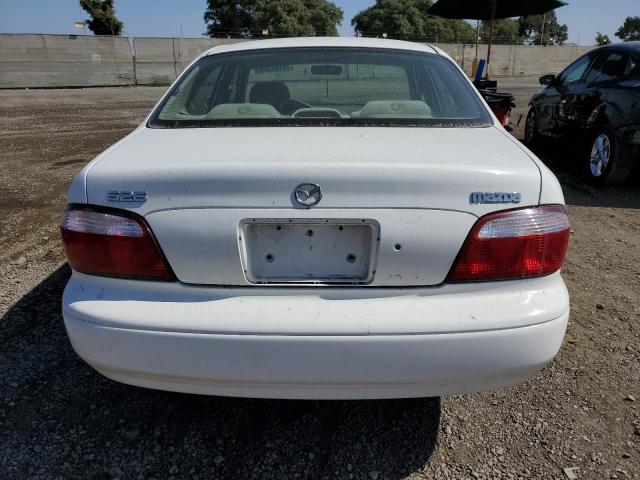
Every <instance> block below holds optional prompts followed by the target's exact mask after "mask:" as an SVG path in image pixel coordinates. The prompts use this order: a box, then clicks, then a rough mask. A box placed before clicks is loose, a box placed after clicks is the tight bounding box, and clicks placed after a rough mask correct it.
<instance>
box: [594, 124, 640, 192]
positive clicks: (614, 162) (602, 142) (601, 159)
mask: <svg viewBox="0 0 640 480" xmlns="http://www.w3.org/2000/svg"><path fill="white" fill-rule="evenodd" d="M632 157H633V147H629V146H627V145H624V144H622V143H621V142H620V140H619V139H618V137H617V136H616V135H615V133H614V132H613V130H611V129H610V128H608V127H605V128H603V129H601V130H599V131H598V132H597V133H596V134H595V135H594V136H593V142H592V144H591V150H590V151H589V158H588V161H589V163H588V168H587V174H588V175H589V178H591V180H592V181H594V182H595V183H598V184H601V185H620V184H621V183H623V182H624V181H625V180H626V179H627V178H628V177H629V174H630V173H631V162H632Z"/></svg>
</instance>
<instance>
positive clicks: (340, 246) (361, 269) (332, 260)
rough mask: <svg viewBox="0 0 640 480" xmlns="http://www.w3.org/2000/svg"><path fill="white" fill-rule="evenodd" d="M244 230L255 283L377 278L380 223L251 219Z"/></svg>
mask: <svg viewBox="0 0 640 480" xmlns="http://www.w3.org/2000/svg"><path fill="white" fill-rule="evenodd" d="M239 230H240V231H239V240H240V251H241V257H242V263H243V270H244V274H245V277H246V279H247V281H248V282H250V283H255V284H279V283H284V284H287V283H303V284H310V283H311V284H367V283H370V282H371V281H372V280H373V276H374V275H375V260H376V258H377V251H378V244H379V241H380V226H379V225H378V223H377V222H376V221H375V220H370V219H290V218H287V219H247V220H243V221H242V222H241V223H240V228H239Z"/></svg>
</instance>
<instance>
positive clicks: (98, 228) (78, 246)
mask: <svg viewBox="0 0 640 480" xmlns="http://www.w3.org/2000/svg"><path fill="white" fill-rule="evenodd" d="M60 230H61V232H62V242H63V243H64V250H65V253H66V254H67V259H68V260H69V264H70V265H71V267H72V268H73V269H74V270H77V271H78V272H83V273H91V274H94V275H108V276H117V277H130V278H147V279H154V280H175V277H174V275H173V273H172V271H171V268H170V267H169V265H168V264H167V261H166V260H165V258H164V256H163V255H162V252H161V251H160V248H159V247H158V245H157V244H156V242H155V239H154V238H153V235H152V234H151V231H150V230H149V227H147V224H146V222H145V221H144V220H143V219H142V217H140V216H138V215H136V214H133V213H130V212H125V211H121V210H111V209H102V208H93V207H74V206H72V207H69V208H68V209H67V210H66V211H65V212H64V215H63V216H62V220H61V221H60Z"/></svg>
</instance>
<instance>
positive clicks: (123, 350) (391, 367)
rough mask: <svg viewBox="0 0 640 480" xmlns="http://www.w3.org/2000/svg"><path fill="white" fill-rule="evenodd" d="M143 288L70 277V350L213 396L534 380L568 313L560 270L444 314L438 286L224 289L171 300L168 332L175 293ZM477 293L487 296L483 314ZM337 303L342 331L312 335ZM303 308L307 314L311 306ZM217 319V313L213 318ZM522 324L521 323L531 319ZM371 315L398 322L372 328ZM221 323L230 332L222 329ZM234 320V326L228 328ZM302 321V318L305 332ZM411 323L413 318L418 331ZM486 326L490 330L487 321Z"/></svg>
mask: <svg viewBox="0 0 640 480" xmlns="http://www.w3.org/2000/svg"><path fill="white" fill-rule="evenodd" d="M92 282H94V283H93V284H92ZM103 282H106V284H110V282H119V283H116V285H120V284H129V287H131V288H129V289H128V290H129V291H130V295H129V296H128V298H116V297H117V295H114V293H113V291H112V292H111V294H110V296H109V298H105V292H106V291H107V290H105V289H103V290H102V294H101V295H98V294H97V291H96V290H94V287H96V285H97V284H100V283H103ZM145 283H146V284H148V283H149V282H130V281H122V280H113V279H99V278H96V277H92V278H88V277H87V276H85V275H78V274H76V273H74V276H73V277H72V279H71V281H70V282H69V285H68V286H67V289H66V290H65V297H64V300H63V312H64V318H65V325H66V328H67V331H68V333H69V338H70V340H71V343H72V345H73V347H74V348H75V350H76V351H77V353H78V354H79V355H80V356H81V357H82V358H83V359H84V360H85V361H87V362H88V363H89V364H91V365H92V366H93V367H94V368H96V369H97V370H98V371H100V372H101V373H103V374H104V375H106V376H107V377H110V378H112V379H114V380H118V381H121V382H124V383H129V384H133V385H139V386H143V387H149V388H157V389H163V390H172V391H181V392H190V393H201V394H212V395H228V396H243V397H265V398H313V399H339V398H340V399H350V398H403V397H424V396H438V395H447V394H459V393H466V392H473V391H481V390H491V389H496V388H501V387H505V386H508V385H512V384H515V383H519V382H522V381H524V380H526V379H528V378H531V377H532V376H533V375H535V373H536V372H537V371H538V370H539V369H540V368H541V367H542V366H544V365H545V364H546V363H548V362H549V361H550V360H552V359H553V357H554V356H555V354H556V353H557V352H558V349H559V348H560V345H561V342H562V338H563V336H564V332H565V329H566V325H567V320H568V315H569V312H568V297H567V296H566V288H565V287H564V284H563V283H562V280H561V278H560V276H559V275H554V276H551V277H547V278H545V279H538V280H536V281H527V282H524V283H523V282H509V283H512V285H507V284H506V283H504V282H503V284H501V286H498V287H495V288H493V287H491V285H489V284H488V285H487V289H488V292H491V291H493V293H487V292H485V293H484V294H482V293H480V294H479V293H477V292H476V294H475V295H474V294H472V293H464V292H458V293H452V294H451V295H448V296H449V297H452V298H449V301H448V302H447V304H448V310H446V309H444V306H443V305H444V304H442V303H439V302H441V301H442V300H443V299H442V298H441V297H442V293H441V294H440V295H427V294H425V295H416V293H415V292H413V291H395V293H394V294H393V295H390V294H389V292H386V293H384V295H383V294H382V293H379V294H377V295H376V294H375V292H372V291H367V294H366V297H363V298H354V297H355V296H354V295H353V294H351V295H350V296H351V297H352V298H343V299H341V301H339V302H336V298H332V294H330V293H328V294H326V297H328V298H323V297H322V296H321V294H320V293H316V292H314V295H309V294H306V295H301V294H300V292H289V291H288V290H285V291H284V292H280V294H279V295H274V296H266V297H263V296H261V297H257V298H256V296H255V295H248V294H245V295H243V296H238V295H239V294H237V293H233V294H229V293H225V294H224V297H223V298H222V297H221V298H215V299H211V300H209V301H205V300H202V301H196V300H195V299H194V298H191V299H190V300H189V301H185V302H183V303H181V304H179V305H178V307H179V310H178V311H181V312H182V314H181V316H180V317H174V319H173V322H172V324H173V327H172V328H169V327H170V325H169V324H168V323H167V320H166V318H165V316H166V314H167V312H170V315H173V313H171V312H175V311H176V310H174V308H175V307H176V304H175V302H174V301H173V300H174V299H172V298H171V297H170V296H169V295H165V298H164V303H163V301H162V300H161V299H153V300H144V299H143V298H140V297H136V295H138V294H139V292H136V289H135V288H134V287H135V286H134V285H133V284H145ZM156 285H157V284H156ZM143 286H144V285H142V286H141V288H142V287H143ZM523 286H528V288H523ZM175 288H194V287H185V286H176V287H175ZM510 288H511V289H512V290H513V291H512V292H511V295H509V294H508V293H507V292H508V290H509V289H510ZM205 290H208V291H210V292H211V291H212V290H215V289H205ZM425 290H428V289H425ZM307 292H308V290H307ZM341 295H344V293H343V294H341ZM358 295H364V294H361V293H360V292H358ZM486 295H490V296H495V298H494V302H493V307H492V308H490V309H489V311H487V305H489V304H490V302H489V303H485V302H486V301H487V300H488V298H484V297H485V296H486ZM445 296H447V295H445ZM474 296H475V297H477V301H476V308H477V309H478V311H477V312H476V315H473V317H474V319H469V318H466V317H468V315H467V313H468V312H469V311H471V310H469V309H470V308H472V307H471V304H470V303H469V302H472V301H473V297H474ZM543 296H547V297H548V298H549V299H550V302H553V303H555V304H554V305H549V308H548V309H547V310H544V309H543V310H544V312H543V313H544V314H545V315H547V316H548V315H549V314H551V313H552V312H555V313H556V314H554V315H552V316H551V318H541V317H540V316H539V315H538V313H539V312H540V310H541V309H540V308H538V307H539V303H538V300H540V299H541V298H542V297H543ZM454 297H455V298H454ZM501 297H502V298H503V301H500V298H501ZM510 297H511V298H510ZM515 298H520V300H521V301H520V303H519V305H520V309H519V311H513V312H511V314H510V315H511V325H507V324H504V325H502V326H498V325H496V324H495V323H493V324H492V323H491V322H490V321H483V320H482V319H483V317H486V318H490V317H492V316H493V317H498V318H499V319H504V318H508V317H509V314H508V313H507V314H506V315H505V312H504V309H505V307H506V308H512V307H513V306H514V305H512V303H513V302H514V299H515ZM456 299H457V300H458V302H456V301H455V300H456ZM225 302H231V306H232V307H233V308H231V309H226V307H225ZM336 303H337V304H338V305H339V307H340V311H341V312H342V315H339V317H340V318H339V320H340V322H341V324H342V325H346V326H348V328H347V329H343V330H342V331H340V329H337V328H332V329H333V330H337V331H334V332H333V333H332V332H330V331H324V332H320V331H319V329H318V328H317V327H316V326H314V323H313V322H314V321H315V319H319V320H320V321H321V320H322V318H326V320H327V321H326V323H327V324H329V325H332V324H333V320H334V319H333V317H334V316H335V315H336V311H333V310H332V309H333V307H334V306H336V305H335V304H336ZM226 306H229V305H226ZM203 307H206V308H204V310H199V308H203ZM311 307H312V308H313V309H314V310H313V311H309V310H308V308H311ZM388 307H389V308H391V310H388ZM256 309H257V311H256ZM124 311H129V312H131V313H133V315H134V316H137V317H138V318H139V322H138V324H137V325H136V324H133V322H134V319H133V317H127V319H126V320H125V319H124V317H126V315H125V314H124V313H123V312H124ZM287 311H288V312H289V314H288V315H287V314H286V312H287ZM91 312H94V313H93V314H92V313H91ZM194 312H197V314H198V315H199V318H198V319H197V320H198V321H203V322H204V323H209V324H210V328H208V329H206V328H204V326H203V327H202V328H194V327H196V326H197V325H198V324H199V323H198V322H195V323H194V322H193V321H190V320H189V318H190V317H191V316H193V315H194ZM205 312H206V313H205ZM273 313H275V315H276V316H278V317H279V318H280V321H279V322H278V324H279V325H280V326H281V327H282V328H281V329H280V331H276V329H275V328H273V327H269V329H270V330H271V331H264V332H258V330H260V327H259V325H258V324H257V323H256V324H254V327H253V330H255V331H253V332H252V331H251V330H252V328H250V325H248V324H247V322H249V323H253V322H260V319H261V318H262V319H263V320H264V322H263V323H265V324H266V325H270V322H271V314H273ZM411 314H412V315H413V316H412V317H411V318H409V315H411ZM220 316H223V317H224V318H222V322H221V323H218V320H220V318H219V317H220ZM203 317H204V318H203ZM307 317H308V318H310V319H311V321H310V322H307V321H306V318H307ZM330 317H331V318H330ZM365 319H368V320H365ZM523 319H529V324H526V322H525V321H524V320H523ZM378 320H381V321H384V323H385V324H386V325H389V324H392V325H395V327H394V329H389V328H387V331H379V330H380V328H381V327H379V325H380V324H379V323H378ZM501 321H502V320H501ZM363 322H364V323H363ZM367 322H368V323H369V325H368V326H367ZM470 322H475V323H476V328H475V329H469V328H468V325H470ZM223 324H226V325H230V326H231V327H229V329H227V331H221V330H224V329H223V328H222V327H220V325H223ZM234 324H236V330H237V331H236V332H233V331H232V327H233V325H234ZM216 325H218V327H215V328H212V327H213V326H216ZM301 325H302V327H304V326H305V325H306V331H305V328H301ZM417 325H422V328H421V331H419V330H417V329H416V326H417ZM436 325H440V327H441V328H435V327H436ZM487 325H490V328H484V327H486V326H487ZM368 327H369V328H368ZM367 328H368V329H369V330H370V331H367ZM287 330H289V333H287ZM371 330H374V333H371ZM376 330H378V331H377V332H375V331H376ZM411 330H415V331H414V332H412V331H411Z"/></svg>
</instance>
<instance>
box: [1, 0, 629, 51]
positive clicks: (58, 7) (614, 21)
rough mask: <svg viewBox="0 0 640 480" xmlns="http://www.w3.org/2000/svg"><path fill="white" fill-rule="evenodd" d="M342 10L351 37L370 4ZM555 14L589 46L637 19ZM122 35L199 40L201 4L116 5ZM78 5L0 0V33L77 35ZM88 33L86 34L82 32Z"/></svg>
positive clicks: (575, 3) (574, 9) (574, 6)
mask: <svg viewBox="0 0 640 480" xmlns="http://www.w3.org/2000/svg"><path fill="white" fill-rule="evenodd" d="M333 1H334V3H335V4H337V5H339V6H340V7H341V8H342V9H343V10H344V21H343V22H342V26H341V27H339V31H340V34H341V35H345V36H348V35H353V28H352V27H351V18H353V16H354V15H355V14H357V13H358V12H359V11H360V10H363V9H365V8H367V7H369V6H371V5H373V4H374V3H375V1H374V0H333ZM567 1H568V2H569V5H568V6H566V7H563V8H560V9H558V10H557V15H558V20H559V21H560V23H561V24H562V23H566V24H567V25H568V27H569V42H571V43H579V44H582V45H593V43H594V39H595V35H596V31H600V32H602V33H605V34H607V35H609V38H611V40H613V41H617V38H616V37H615V36H614V33H615V32H616V30H617V29H618V27H619V26H620V25H622V23H623V22H624V19H625V18H626V17H628V16H636V15H638V16H640V0H608V1H606V2H603V1H602V0H567ZM115 4H116V13H117V15H118V17H119V18H120V20H122V21H123V22H124V33H125V35H128V36H138V37H153V36H157V37H171V36H176V37H177V36H180V33H181V29H182V35H183V36H184V37H199V36H201V35H202V34H203V33H204V32H205V31H206V28H205V24H204V20H203V18H202V15H203V13H204V10H205V6H206V1H205V0H116V2H115ZM86 18H87V15H86V13H85V12H84V11H83V10H82V9H81V8H80V6H79V3H78V0H0V33H62V34H73V33H75V34H80V33H82V29H78V28H76V27H74V22H75V21H79V20H85V19H86ZM87 33H90V32H87Z"/></svg>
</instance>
